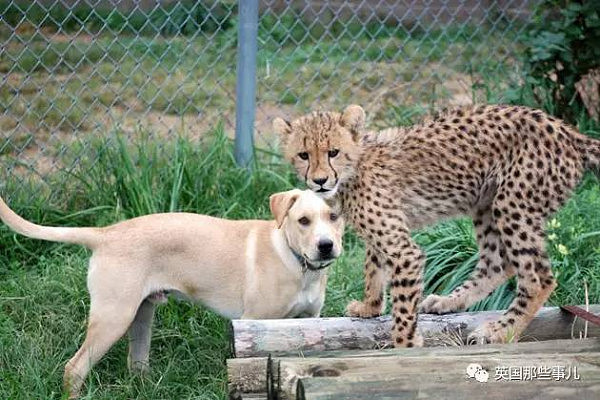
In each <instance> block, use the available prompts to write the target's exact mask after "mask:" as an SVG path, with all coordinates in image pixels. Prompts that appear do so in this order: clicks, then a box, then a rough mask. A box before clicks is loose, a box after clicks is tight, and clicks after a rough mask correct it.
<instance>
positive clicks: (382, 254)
mask: <svg viewBox="0 0 600 400" xmlns="http://www.w3.org/2000/svg"><path fill="white" fill-rule="evenodd" d="M364 124H365V112H364V110H363V109H362V108H361V107H360V106H358V105H351V106H348V107H347V108H346V109H345V110H344V111H343V112H341V113H338V112H312V113H310V114H308V115H305V116H302V117H300V118H298V119H296V120H294V121H292V122H288V121H285V120H284V119H281V118H276V119H275V120H274V121H273V127H274V130H275V132H276V133H277V134H278V136H280V138H281V144H282V149H283V153H284V156H285V158H286V159H288V160H289V161H290V162H291V163H292V165H293V166H294V168H295V169H296V171H297V173H298V175H299V176H300V178H301V179H303V180H304V181H305V183H306V185H307V186H308V187H309V188H310V189H312V190H313V191H315V192H317V193H319V194H321V195H322V196H323V197H324V198H328V199H330V200H329V201H337V202H339V203H340V206H341V209H342V210H343V213H344V215H345V217H346V218H347V221H350V224H351V225H352V226H353V227H354V228H355V230H356V232H357V233H358V235H359V236H360V237H361V238H362V239H363V240H364V241H365V247H366V260H365V266H364V273H365V288H364V299H363V301H352V302H351V303H350V304H349V305H348V306H347V314H348V315H350V316H356V317H363V318H369V317H373V316H378V315H381V314H382V313H383V312H384V311H385V304H386V302H385V292H386V288H387V287H388V286H389V292H390V295H391V299H392V319H393V331H392V335H391V336H392V341H393V343H394V346H396V347H413V346H422V344H423V338H422V336H421V335H420V334H419V332H418V330H417V318H416V316H417V312H418V311H420V312H425V313H438V314H441V313H448V312H454V311H459V310H463V309H465V308H468V307H469V306H471V305H472V304H474V303H475V302H477V301H479V300H481V299H483V298H485V297H486V296H487V295H489V294H490V293H491V292H492V291H494V289H496V288H497V287H498V286H499V285H500V284H502V283H503V282H504V281H506V280H507V279H508V278H510V277H512V276H514V275H516V276H517V278H518V281H517V289H516V296H515V298H514V300H513V301H512V303H511V305H510V307H509V308H508V310H507V311H506V312H505V313H504V314H503V315H502V316H501V317H500V318H499V319H498V320H496V321H492V322H489V323H486V324H483V325H482V326H479V327H477V328H476V329H475V330H474V331H473V332H472V333H471V334H470V335H469V338H468V340H469V342H470V343H490V342H492V343H503V342H507V341H508V340H509V339H511V338H512V339H514V340H517V339H518V337H519V335H520V334H521V333H522V332H523V330H524V329H525V327H526V326H527V324H528V323H529V322H530V321H531V319H532V318H533V317H534V315H535V314H536V313H537V311H538V310H539V309H540V308H541V307H542V305H543V304H544V302H545V301H546V300H547V299H548V297H549V296H550V294H551V293H552V291H553V290H554V288H555V286H556V282H555V279H554V277H553V275H552V271H551V269H550V261H549V259H548V255H547V253H546V251H545V224H546V219H547V218H548V216H549V215H550V214H552V213H554V212H555V211H556V210H557V209H558V208H559V207H560V206H561V205H562V204H563V203H564V202H565V201H566V199H567V198H568V197H569V195H570V193H571V192H572V191H573V189H574V188H575V186H576V185H577V183H578V182H579V181H580V179H581V178H582V175H583V172H584V170H585V169H593V168H597V167H598V166H599V164H600V141H597V140H594V139H591V138H588V137H586V136H584V135H582V134H580V133H579V132H577V130H576V129H575V128H573V127H571V126H569V125H567V124H565V123H564V122H562V121H561V120H558V119H556V118H554V117H552V116H550V115H547V114H545V113H544V112H542V111H539V110H535V109H531V108H527V107H521V106H507V105H488V106H471V107H463V108H459V109H455V110H452V111H448V112H445V113H443V114H441V115H439V116H437V117H435V118H432V119H429V120H426V121H424V122H422V123H420V124H418V125H415V126H413V127H410V128H388V129H385V130H382V131H379V132H369V131H366V130H365V128H364ZM463 215H466V216H470V217H472V219H473V224H474V227H475V233H476V238H477V243H478V247H479V260H478V263H477V265H476V267H475V269H474V270H473V272H472V275H471V276H470V277H469V278H468V279H467V280H466V281H465V282H464V283H463V284H462V285H461V286H459V287H457V288H456V289H455V290H454V291H453V292H452V293H451V294H449V295H447V296H438V295H430V296H428V297H427V298H426V299H424V300H423V301H422V282H423V278H422V276H423V268H424V264H425V254H424V253H423V251H422V250H421V249H420V248H419V247H418V245H417V244H416V243H415V242H414V240H413V239H412V237H411V235H410V232H411V230H413V229H418V228H421V227H424V226H427V225H430V224H433V223H435V222H437V221H439V220H442V219H447V218H453V217H457V216H463Z"/></svg>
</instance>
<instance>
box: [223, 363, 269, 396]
mask: <svg viewBox="0 0 600 400" xmlns="http://www.w3.org/2000/svg"><path fill="white" fill-rule="evenodd" d="M239 360H240V359H235V358H234V359H229V360H227V381H228V383H227V386H228V392H229V398H230V399H246V398H252V397H248V395H249V394H252V395H263V394H264V397H265V398H266V397H267V396H266V393H267V391H268V385H267V376H268V375H269V374H268V372H269V371H268V370H269V365H270V362H271V361H270V359H269V358H268V357H257V358H245V359H243V360H244V361H245V362H243V363H240V362H239ZM271 375H272V374H271Z"/></svg>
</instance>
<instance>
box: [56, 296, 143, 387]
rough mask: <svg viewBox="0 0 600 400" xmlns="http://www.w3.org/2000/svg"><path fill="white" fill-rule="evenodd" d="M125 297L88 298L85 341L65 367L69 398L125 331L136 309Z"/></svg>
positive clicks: (65, 382) (65, 385)
mask: <svg viewBox="0 0 600 400" xmlns="http://www.w3.org/2000/svg"><path fill="white" fill-rule="evenodd" d="M128 300H129V299H122V298H114V297H113V298H109V299H107V298H102V299H94V298H93V297H92V299H91V305H90V317H89V321H88V329H87V334H86V337H85V340H84V342H83V344H82V345H81V347H80V348H79V350H78V351H77V353H75V355H74V356H73V358H71V359H70V360H69V361H68V362H67V365H66V366H65V375H64V381H63V382H64V387H65V391H66V392H67V393H68V395H69V398H77V397H78V395H79V390H80V388H81V385H82V384H83V382H84V381H85V378H86V377H87V375H88V373H89V371H90V369H91V368H92V367H93V366H94V364H96V363H97V362H98V360H100V358H102V356H104V354H106V352H107V351H108V350H109V349H110V348H111V347H112V345H113V344H114V343H115V342H116V341H117V340H119V339H120V338H121V337H122V336H123V335H124V334H125V333H126V332H127V328H129V326H130V325H131V323H132V321H133V319H134V317H135V314H136V311H137V302H130V301H128Z"/></svg>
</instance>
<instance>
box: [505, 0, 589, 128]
mask: <svg viewBox="0 0 600 400" xmlns="http://www.w3.org/2000/svg"><path fill="white" fill-rule="evenodd" d="M536 18H537V20H538V21H537V23H536V24H534V26H533V28H532V29H531V30H530V32H529V34H528V37H527V39H526V46H527V47H526V51H525V67H524V73H525V85H523V87H522V88H521V89H520V91H519V93H518V95H517V99H515V101H516V102H521V103H522V102H530V101H524V99H523V97H526V96H532V97H533V99H530V100H533V101H534V102H535V105H537V106H540V107H544V108H545V109H547V110H548V111H550V112H552V113H553V114H555V115H557V116H560V117H562V118H564V119H566V120H568V121H571V122H573V121H574V120H575V118H576V117H577V116H578V115H579V114H580V113H581V112H582V111H583V109H584V108H583V107H584V106H583V102H582V99H581V97H580V96H579V94H578V93H577V90H576V88H575V84H576V83H577V82H579V81H580V80H581V78H582V77H583V76H584V75H586V74H587V73H588V72H590V71H591V70H594V69H597V68H599V67H600V0H591V1H590V0H585V1H584V0H545V1H543V3H542V5H541V6H540V7H539V8H538V11H537V15H536Z"/></svg>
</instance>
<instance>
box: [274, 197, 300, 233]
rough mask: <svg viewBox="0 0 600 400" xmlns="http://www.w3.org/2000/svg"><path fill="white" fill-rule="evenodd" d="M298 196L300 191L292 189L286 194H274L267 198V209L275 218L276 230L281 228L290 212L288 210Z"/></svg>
mask: <svg viewBox="0 0 600 400" xmlns="http://www.w3.org/2000/svg"><path fill="white" fill-rule="evenodd" d="M299 196H300V190H298V189H294V190H289V191H287V192H282V193H275V194H272V195H271V197H269V207H270V208H271V213H272V214H273V216H274V217H275V222H276V223H277V229H279V228H281V225H282V224H283V220H284V219H285V217H286V216H287V214H288V211H290V208H292V206H293V205H294V203H295V202H296V200H298V197H299Z"/></svg>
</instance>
